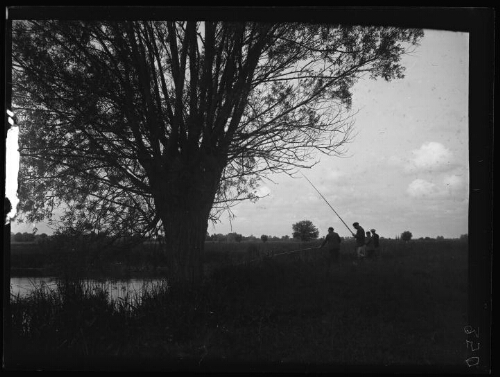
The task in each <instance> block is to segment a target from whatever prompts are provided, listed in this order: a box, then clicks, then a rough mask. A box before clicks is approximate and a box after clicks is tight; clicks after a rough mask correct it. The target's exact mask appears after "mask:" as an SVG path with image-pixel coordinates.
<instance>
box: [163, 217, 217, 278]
mask: <svg viewBox="0 0 500 377" xmlns="http://www.w3.org/2000/svg"><path fill="white" fill-rule="evenodd" d="M163 223H164V229H165V242H166V246H165V247H166V250H165V251H166V253H167V255H168V261H169V271H170V279H171V280H174V281H176V282H180V283H187V284H190V285H192V286H193V285H194V286H196V285H198V284H199V283H200V282H201V280H202V277H203V250H204V244H205V236H206V232H207V223H208V215H206V214H205V213H202V212H201V211H194V210H192V211H182V210H179V211H171V212H170V213H169V215H168V217H167V218H165V219H164V220H163Z"/></svg>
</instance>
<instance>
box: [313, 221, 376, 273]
mask: <svg viewBox="0 0 500 377" xmlns="http://www.w3.org/2000/svg"><path fill="white" fill-rule="evenodd" d="M352 226H353V227H354V229H356V234H353V236H354V238H355V239H356V257H357V259H364V258H373V257H374V256H375V254H376V253H377V251H378V249H379V245H380V243H379V235H378V234H377V233H376V230H375V229H371V230H370V231H368V232H366V233H365V230H364V229H363V228H362V227H361V225H359V223H358V222H355V223H354V224H352ZM341 242H342V239H341V238H340V236H339V234H338V233H336V232H334V229H333V228H332V227H330V228H328V234H327V235H326V237H325V239H324V241H323V243H322V244H321V246H319V248H322V247H323V246H325V245H328V252H329V258H328V267H330V265H331V264H332V263H337V262H338V261H339V256H340V243H341Z"/></svg>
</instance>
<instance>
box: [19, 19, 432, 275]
mask: <svg viewBox="0 0 500 377" xmlns="http://www.w3.org/2000/svg"><path fill="white" fill-rule="evenodd" d="M422 35H423V32H422V31H421V30H413V29H411V30H408V29H398V28H392V27H389V28H382V27H352V26H348V27H344V26H332V25H324V24H300V23H258V22H237V23H231V22H169V21H165V22H160V21H140V22H139V21H123V22H111V21H103V22H80V21H71V22H69V21H66V22H63V21H15V22H14V23H13V47H12V48H13V57H12V59H13V61H12V63H13V105H14V106H13V107H14V109H15V110H16V113H17V115H18V117H19V118H20V119H21V120H22V123H21V130H22V131H21V135H22V136H21V148H20V151H21V159H22V166H21V177H20V197H21V199H22V200H21V206H20V208H19V209H20V210H21V212H22V213H23V214H24V216H26V218H27V219H28V220H29V221H41V220H42V219H49V220H50V219H51V217H52V214H53V210H54V209H55V208H64V209H65V212H64V214H63V215H62V217H61V219H62V220H61V221H63V223H64V224H65V225H66V226H67V225H71V226H73V227H77V228H78V227H80V228H82V227H83V228H86V229H89V230H90V229H94V230H97V231H100V232H105V233H107V234H147V233H154V232H158V231H161V232H162V234H163V235H164V237H165V242H166V246H165V247H166V252H167V253H168V255H169V256H170V257H171V266H172V273H173V274H174V275H175V276H177V277H179V278H181V279H184V280H191V281H198V280H199V279H200V277H201V268H202V262H201V261H202V259H201V258H202V251H203V245H204V238H205V235H206V230H207V224H208V221H209V219H210V218H211V217H212V218H216V217H217V216H218V214H219V213H220V210H223V209H224V208H228V206H230V205H232V204H233V203H235V202H236V201H239V200H244V199H252V198H255V194H254V189H255V187H256V185H257V183H258V180H259V178H260V177H261V176H262V175H263V174H266V173H269V172H288V173H290V172H292V171H293V169H296V168H297V167H304V166H311V165H312V164H314V161H312V159H311V157H312V156H313V154H314V153H316V152H318V151H320V152H323V153H325V154H327V155H335V154H340V153H342V149H341V148H342V146H343V145H344V144H345V142H346V141H347V140H348V139H349V135H350V131H351V127H352V119H351V118H350V117H349V110H350V105H351V88H352V86H353V85H354V83H356V81H357V80H358V79H359V78H360V77H362V76H364V75H368V76H369V77H371V78H377V77H381V78H383V79H385V80H392V79H395V78H396V79H397V78H402V77H403V76H404V75H403V71H404V67H403V66H402V65H401V63H400V59H401V57H402V55H403V54H405V53H407V52H408V51H409V50H411V49H413V48H414V47H415V46H416V45H418V42H419V40H420V38H421V37H422Z"/></svg>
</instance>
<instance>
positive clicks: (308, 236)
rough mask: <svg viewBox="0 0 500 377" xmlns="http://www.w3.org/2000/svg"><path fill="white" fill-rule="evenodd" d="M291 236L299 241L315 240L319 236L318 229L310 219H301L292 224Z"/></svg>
mask: <svg viewBox="0 0 500 377" xmlns="http://www.w3.org/2000/svg"><path fill="white" fill-rule="evenodd" d="M292 229H293V234H292V235H293V238H298V239H300V240H301V241H311V240H315V239H316V238H318V236H319V230H318V228H316V226H315V225H314V224H313V223H312V221H310V220H302V221H299V222H298V223H295V224H293V225H292Z"/></svg>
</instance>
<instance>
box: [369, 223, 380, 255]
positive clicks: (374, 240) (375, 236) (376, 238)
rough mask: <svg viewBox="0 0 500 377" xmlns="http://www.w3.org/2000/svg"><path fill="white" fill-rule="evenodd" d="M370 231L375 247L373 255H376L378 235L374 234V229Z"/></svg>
mask: <svg viewBox="0 0 500 377" xmlns="http://www.w3.org/2000/svg"><path fill="white" fill-rule="evenodd" d="M370 230H371V231H372V238H373V246H374V247H375V255H378V251H379V245H380V243H379V238H380V237H379V235H378V234H377V233H375V229H370Z"/></svg>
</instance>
